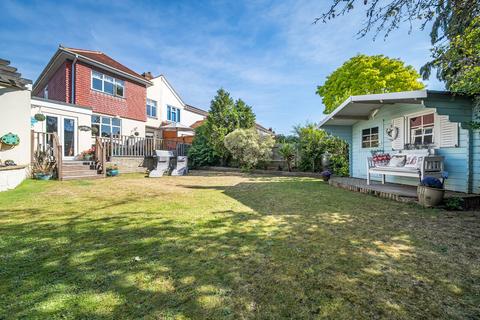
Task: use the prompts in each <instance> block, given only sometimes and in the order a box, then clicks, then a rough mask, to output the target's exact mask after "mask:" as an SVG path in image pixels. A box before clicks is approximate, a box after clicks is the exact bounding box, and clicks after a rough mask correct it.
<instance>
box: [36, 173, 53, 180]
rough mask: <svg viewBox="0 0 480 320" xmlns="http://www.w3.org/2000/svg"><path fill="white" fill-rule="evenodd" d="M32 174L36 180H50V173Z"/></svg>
mask: <svg viewBox="0 0 480 320" xmlns="http://www.w3.org/2000/svg"><path fill="white" fill-rule="evenodd" d="M33 176H34V177H35V179H37V180H50V179H51V178H52V175H51V174H50V173H34V174H33Z"/></svg>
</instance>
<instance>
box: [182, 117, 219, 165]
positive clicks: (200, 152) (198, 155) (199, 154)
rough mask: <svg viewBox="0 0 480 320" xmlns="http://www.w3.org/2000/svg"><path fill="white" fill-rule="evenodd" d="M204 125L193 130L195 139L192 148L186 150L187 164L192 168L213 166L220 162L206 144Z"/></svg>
mask: <svg viewBox="0 0 480 320" xmlns="http://www.w3.org/2000/svg"><path fill="white" fill-rule="evenodd" d="M206 135H207V130H206V127H205V125H201V126H199V127H198V128H196V129H195V137H194V138H193V142H192V146H191V147H190V148H189V150H188V160H189V164H190V166H191V167H193V168H198V167H202V166H214V165H217V164H218V163H219V162H220V157H218V156H217V154H216V153H215V150H214V149H213V148H212V147H211V146H210V144H209V143H208V138H207V136H206Z"/></svg>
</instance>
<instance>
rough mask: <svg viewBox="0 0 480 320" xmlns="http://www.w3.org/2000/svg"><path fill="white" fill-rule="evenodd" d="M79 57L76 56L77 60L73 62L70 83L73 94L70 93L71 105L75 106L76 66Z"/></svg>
mask: <svg viewBox="0 0 480 320" xmlns="http://www.w3.org/2000/svg"><path fill="white" fill-rule="evenodd" d="M77 59H78V55H75V59H73V62H72V79H71V82H70V85H71V87H72V88H71V89H72V92H71V93H70V103H71V104H75V65H76V63H77Z"/></svg>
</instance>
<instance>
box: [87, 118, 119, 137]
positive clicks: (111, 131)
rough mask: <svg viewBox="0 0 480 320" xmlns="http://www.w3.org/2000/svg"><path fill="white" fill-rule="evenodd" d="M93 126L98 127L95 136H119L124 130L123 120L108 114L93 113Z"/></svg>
mask: <svg viewBox="0 0 480 320" xmlns="http://www.w3.org/2000/svg"><path fill="white" fill-rule="evenodd" d="M92 128H96V130H95V131H96V132H95V133H93V135H95V136H100V137H104V138H110V137H119V136H120V134H121V132H122V120H121V119H118V118H112V117H107V116H100V115H93V116H92Z"/></svg>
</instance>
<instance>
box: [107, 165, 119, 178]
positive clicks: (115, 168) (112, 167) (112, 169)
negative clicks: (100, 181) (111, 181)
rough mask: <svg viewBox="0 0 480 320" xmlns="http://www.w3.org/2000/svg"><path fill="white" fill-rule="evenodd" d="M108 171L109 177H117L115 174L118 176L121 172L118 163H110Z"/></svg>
mask: <svg viewBox="0 0 480 320" xmlns="http://www.w3.org/2000/svg"><path fill="white" fill-rule="evenodd" d="M106 171H107V176H108V177H115V176H118V174H119V171H118V166H117V165H116V164H111V165H109V166H108V167H107V170H106Z"/></svg>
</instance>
